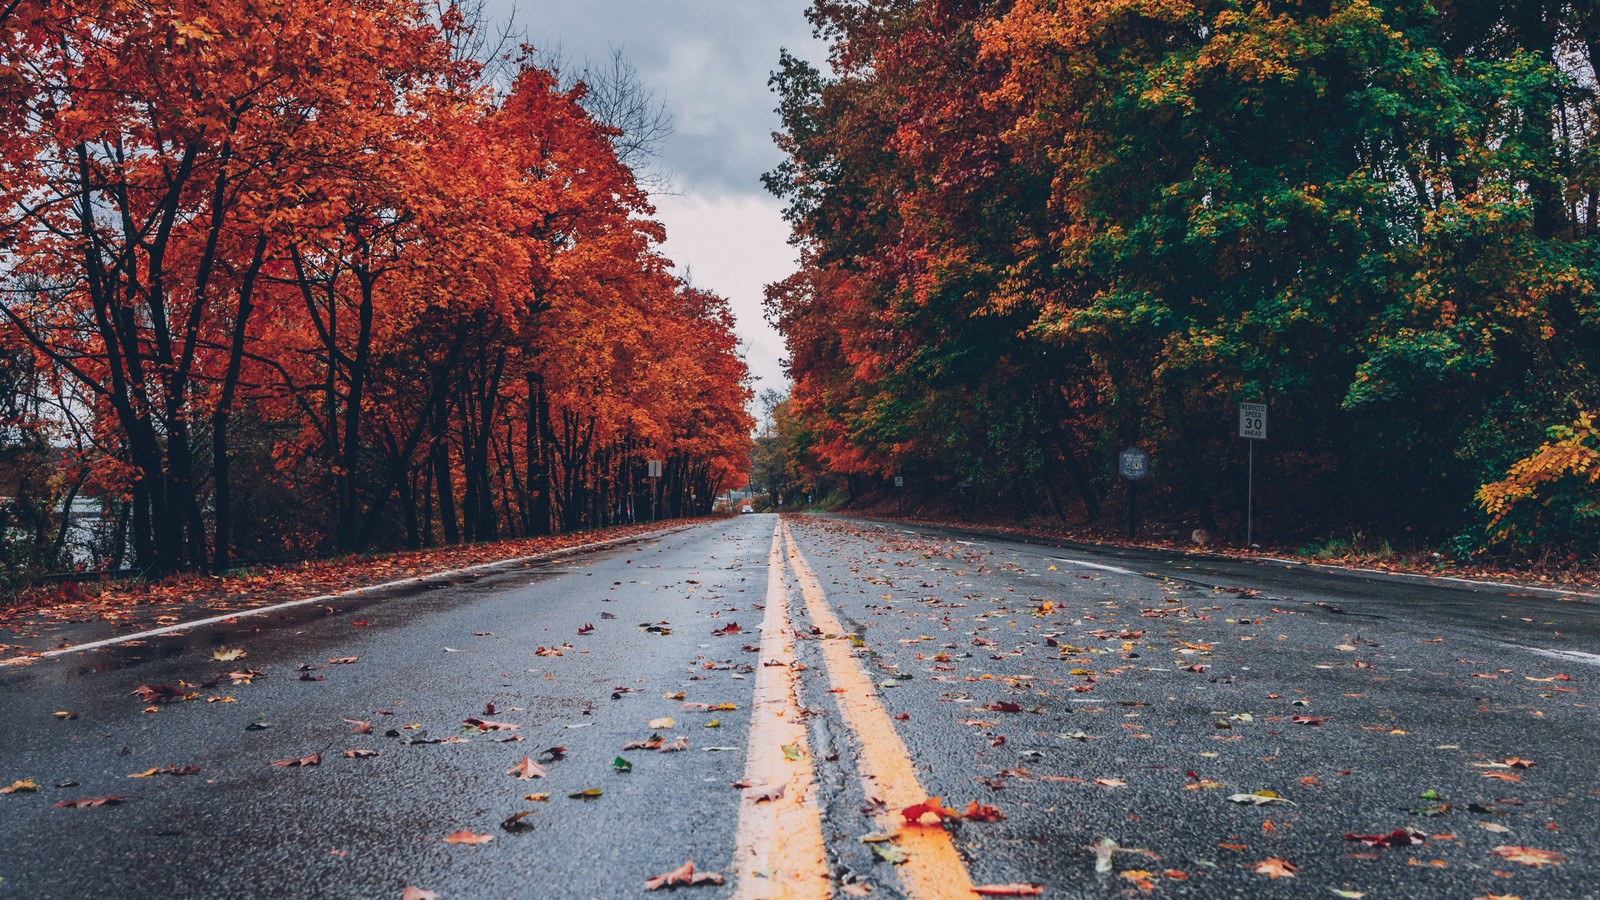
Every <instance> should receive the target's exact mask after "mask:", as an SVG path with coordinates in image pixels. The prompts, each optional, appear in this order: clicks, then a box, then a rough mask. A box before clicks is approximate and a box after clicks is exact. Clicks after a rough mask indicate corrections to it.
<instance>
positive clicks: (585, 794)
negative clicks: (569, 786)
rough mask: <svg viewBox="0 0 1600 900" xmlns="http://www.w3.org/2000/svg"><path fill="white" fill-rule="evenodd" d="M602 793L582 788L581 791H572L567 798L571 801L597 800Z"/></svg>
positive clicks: (593, 789) (596, 789)
mask: <svg viewBox="0 0 1600 900" xmlns="http://www.w3.org/2000/svg"><path fill="white" fill-rule="evenodd" d="M604 793H605V791H603V790H601V789H600V788H584V789H583V790H581V791H573V792H572V793H570V794H568V795H567V797H568V798H569V799H572V800H598V799H599V798H600V795H602V794H604Z"/></svg>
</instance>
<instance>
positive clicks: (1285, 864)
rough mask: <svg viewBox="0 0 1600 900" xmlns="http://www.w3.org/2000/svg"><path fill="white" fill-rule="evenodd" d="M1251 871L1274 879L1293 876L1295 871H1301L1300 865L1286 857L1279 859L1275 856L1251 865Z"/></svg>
mask: <svg viewBox="0 0 1600 900" xmlns="http://www.w3.org/2000/svg"><path fill="white" fill-rule="evenodd" d="M1250 871H1252V872H1254V873H1256V874H1257V875H1265V876H1267V877H1268V878H1272V879H1278V878H1293V877H1294V873H1296V872H1298V871H1300V867H1299V866H1296V865H1295V864H1294V863H1291V862H1289V861H1288V860H1286V859H1279V858H1277V857H1276V856H1274V857H1272V858H1270V859H1264V860H1262V861H1261V862H1258V863H1256V864H1255V865H1253V866H1251V867H1250Z"/></svg>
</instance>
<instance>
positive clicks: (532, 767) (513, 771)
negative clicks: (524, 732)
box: [506, 756, 545, 781]
mask: <svg viewBox="0 0 1600 900" xmlns="http://www.w3.org/2000/svg"><path fill="white" fill-rule="evenodd" d="M506 774H507V775H515V776H516V777H518V778H521V779H522V780H524V781H526V780H528V779H529V778H543V777H544V774H545V773H544V767H542V766H540V765H539V764H538V763H536V762H534V761H533V760H531V759H529V758H528V757H526V756H524V757H523V758H522V762H519V763H517V764H516V765H514V766H512V767H511V768H509V769H507V770H506Z"/></svg>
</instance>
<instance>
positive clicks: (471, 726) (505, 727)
mask: <svg viewBox="0 0 1600 900" xmlns="http://www.w3.org/2000/svg"><path fill="white" fill-rule="evenodd" d="M461 727H462V728H464V729H468V730H476V731H485V732H487V731H516V730H517V729H518V728H520V727H522V726H520V725H512V724H510V723H509V722H491V721H489V720H488V719H479V718H471V719H463V720H462V721H461Z"/></svg>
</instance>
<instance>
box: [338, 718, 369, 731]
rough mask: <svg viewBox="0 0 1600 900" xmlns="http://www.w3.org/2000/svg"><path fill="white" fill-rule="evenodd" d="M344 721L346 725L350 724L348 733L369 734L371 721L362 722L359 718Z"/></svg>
mask: <svg viewBox="0 0 1600 900" xmlns="http://www.w3.org/2000/svg"><path fill="white" fill-rule="evenodd" d="M344 723H345V724H346V725H349V726H350V733H351V734H371V733H372V723H371V722H363V721H361V720H360V719H345V720H344Z"/></svg>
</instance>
